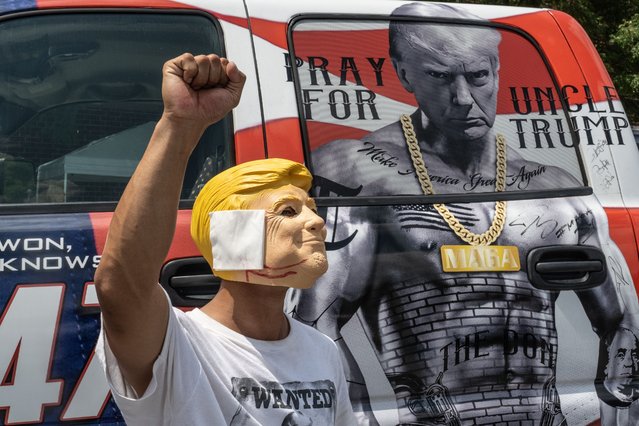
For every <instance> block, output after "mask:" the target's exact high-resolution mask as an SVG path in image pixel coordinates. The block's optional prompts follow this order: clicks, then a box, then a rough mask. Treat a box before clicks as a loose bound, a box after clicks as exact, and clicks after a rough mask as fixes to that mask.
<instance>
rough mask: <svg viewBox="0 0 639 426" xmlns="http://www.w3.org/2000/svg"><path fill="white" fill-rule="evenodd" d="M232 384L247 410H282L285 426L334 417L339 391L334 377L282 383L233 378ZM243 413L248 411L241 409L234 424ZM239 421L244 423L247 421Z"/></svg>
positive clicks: (237, 396)
mask: <svg viewBox="0 0 639 426" xmlns="http://www.w3.org/2000/svg"><path fill="white" fill-rule="evenodd" d="M231 385H232V391H231V392H232V394H233V396H234V397H235V398H236V399H237V400H238V402H239V403H240V404H241V406H242V407H243V408H244V409H246V410H247V411H249V412H250V411H255V410H279V412H280V413H281V414H280V415H282V418H283V422H282V426H289V425H290V426H294V425H306V424H315V422H314V421H313V420H319V419H325V420H329V419H330V420H331V421H332V419H334V414H335V397H336V391H335V384H334V383H333V382H332V381H330V380H317V381H313V382H286V383H279V382H273V381H262V382H258V381H257V380H255V379H253V378H250V377H233V378H231ZM242 412H244V410H238V413H237V414H236V416H235V417H234V419H233V420H234V422H232V423H233V424H235V423H236V422H235V421H237V420H240V418H241V417H243V416H242ZM244 414H247V413H246V412H244ZM237 424H243V421H241V420H240V422H239V423H237Z"/></svg>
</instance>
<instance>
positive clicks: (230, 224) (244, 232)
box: [209, 210, 266, 271]
mask: <svg viewBox="0 0 639 426" xmlns="http://www.w3.org/2000/svg"><path fill="white" fill-rule="evenodd" d="M209 215H210V217H211V227H210V233H209V237H210V238H211V251H212V254H213V269H215V270H216V271H245V270H254V269H262V268H264V244H265V238H266V237H265V235H266V231H265V221H266V216H265V212H264V210H226V211H217V212H212V213H209Z"/></svg>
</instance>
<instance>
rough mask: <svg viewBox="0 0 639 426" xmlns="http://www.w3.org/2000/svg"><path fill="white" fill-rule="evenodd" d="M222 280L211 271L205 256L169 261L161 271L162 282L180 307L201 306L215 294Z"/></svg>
mask: <svg viewBox="0 0 639 426" xmlns="http://www.w3.org/2000/svg"><path fill="white" fill-rule="evenodd" d="M220 282H221V280H220V279H219V278H217V277H216V276H214V275H213V274H212V273H211V268H210V267H209V265H208V263H207V262H206V260H205V259H204V258H203V257H187V258H183V259H176V260H171V261H169V262H167V263H166V264H165V265H164V266H163V267H162V271H161V272H160V284H161V285H162V287H164V289H165V290H166V292H167V293H168V294H169V298H170V299H171V304H173V306H178V307H201V306H204V305H205V304H206V303H207V302H208V301H209V300H211V299H212V298H213V296H215V294H216V293H217V291H218V290H219V288H220Z"/></svg>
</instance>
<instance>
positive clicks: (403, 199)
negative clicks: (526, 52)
mask: <svg viewBox="0 0 639 426" xmlns="http://www.w3.org/2000/svg"><path fill="white" fill-rule="evenodd" d="M304 21H313V23H317V22H318V21H335V22H341V23H345V22H354V23H355V22H357V21H368V22H371V21H377V22H383V23H389V22H390V21H406V22H425V23H433V24H452V25H470V26H474V27H488V28H494V29H498V30H504V31H510V32H513V33H515V34H517V35H519V36H521V37H523V38H524V39H525V40H526V41H528V42H529V43H530V44H531V45H532V46H533V47H534V49H535V50H536V51H537V53H538V54H539V56H540V58H541V60H542V61H543V63H544V65H545V67H546V71H547V72H548V74H549V76H550V79H551V81H552V84H553V88H554V89H555V90H557V93H561V91H560V90H559V88H560V85H559V81H558V79H557V76H556V75H555V72H554V70H553V68H552V66H551V64H550V61H549V60H548V58H547V56H546V55H545V54H544V52H543V50H542V49H541V47H540V45H539V43H538V42H537V40H535V39H534V38H533V37H532V36H531V35H530V34H528V33H527V32H525V31H523V30H522V29H520V28H516V27H512V26H510V25H506V24H502V23H498V22H491V21H475V20H469V19H460V18H434V17H428V18H426V17H409V16H393V17H391V16H390V15H381V14H335V13H302V14H298V15H295V16H293V17H292V18H291V20H290V21H289V25H288V30H287V35H286V37H287V41H288V54H289V55H290V57H291V58H295V57H296V55H295V43H294V32H295V27H296V25H298V24H300V23H302V22H304ZM291 68H292V76H293V84H294V86H295V98H296V102H297V111H298V120H299V123H300V129H301V133H302V149H303V152H304V161H305V163H306V165H307V166H308V167H309V170H310V171H311V173H313V170H312V162H311V161H310V160H311V158H312V155H311V150H310V141H309V135H308V128H307V126H306V119H305V118H304V105H303V102H302V96H301V93H302V87H301V80H300V76H299V70H298V67H296V66H293V67H291ZM559 102H560V105H561V108H562V112H563V115H564V118H565V120H566V122H568V123H570V115H569V113H568V112H569V109H568V107H569V105H568V103H567V102H566V99H564V98H563V97H561V96H560V97H559ZM568 128H569V134H570V137H571V139H572V141H579V137H578V135H577V134H576V132H575V131H574V129H573V128H572V126H568ZM572 149H573V150H574V151H575V154H576V157H577V163H578V165H579V171H580V173H581V181H582V182H583V185H582V186H579V187H571V188H558V189H548V190H542V191H537V190H534V191H526V190H517V191H505V192H494V191H493V192H479V193H452V194H433V195H417V194H416V195H383V196H361V197H358V196H354V197H336V196H329V197H314V200H315V202H316V203H317V205H318V206H321V207H346V206H388V205H394V204H398V203H400V204H449V203H481V202H494V201H500V200H501V201H511V200H512V201H516V200H530V199H542V198H563V197H578V196H588V195H592V194H593V189H592V187H591V186H590V182H589V181H588V177H587V174H586V169H585V165H584V161H583V158H582V156H581V153H580V151H579V144H578V143H574V144H573V146H572Z"/></svg>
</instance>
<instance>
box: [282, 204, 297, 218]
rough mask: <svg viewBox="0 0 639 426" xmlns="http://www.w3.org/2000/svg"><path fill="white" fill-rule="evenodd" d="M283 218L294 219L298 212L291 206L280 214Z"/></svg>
mask: <svg viewBox="0 0 639 426" xmlns="http://www.w3.org/2000/svg"><path fill="white" fill-rule="evenodd" d="M280 215H281V216H285V217H293V216H295V215H297V211H295V209H294V208H293V207H291V206H288V207H286V208H284V209H283V210H282V211H281V212H280Z"/></svg>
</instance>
